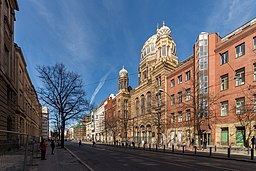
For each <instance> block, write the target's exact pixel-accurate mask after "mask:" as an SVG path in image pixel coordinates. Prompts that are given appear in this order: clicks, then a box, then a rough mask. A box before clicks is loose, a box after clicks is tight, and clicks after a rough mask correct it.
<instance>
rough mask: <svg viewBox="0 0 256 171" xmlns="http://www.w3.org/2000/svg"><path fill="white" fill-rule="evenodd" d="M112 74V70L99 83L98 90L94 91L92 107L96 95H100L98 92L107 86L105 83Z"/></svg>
mask: <svg viewBox="0 0 256 171" xmlns="http://www.w3.org/2000/svg"><path fill="white" fill-rule="evenodd" d="M111 72H112V70H110V71H108V72H107V73H106V74H105V75H104V76H103V77H102V78H101V79H100V81H99V84H98V86H97V87H96V89H95V90H94V92H93V94H92V97H91V100H90V105H91V104H92V103H93V101H94V99H95V97H96V95H97V94H98V92H99V91H100V89H101V88H102V86H103V85H104V84H105V81H106V79H107V77H108V75H109V74H110V73H111Z"/></svg>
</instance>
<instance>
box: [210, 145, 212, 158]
mask: <svg viewBox="0 0 256 171" xmlns="http://www.w3.org/2000/svg"><path fill="white" fill-rule="evenodd" d="M210 156H212V147H210Z"/></svg>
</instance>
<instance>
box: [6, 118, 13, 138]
mask: <svg viewBox="0 0 256 171" xmlns="http://www.w3.org/2000/svg"><path fill="white" fill-rule="evenodd" d="M7 131H12V118H11V117H10V116H8V118H7ZM7 139H8V140H10V139H11V134H10V133H7Z"/></svg>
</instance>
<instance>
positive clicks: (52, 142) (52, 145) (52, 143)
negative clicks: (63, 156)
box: [51, 140, 55, 155]
mask: <svg viewBox="0 0 256 171" xmlns="http://www.w3.org/2000/svg"><path fill="white" fill-rule="evenodd" d="M51 148H52V155H53V154H54V148H55V143H54V140H52V141H51Z"/></svg>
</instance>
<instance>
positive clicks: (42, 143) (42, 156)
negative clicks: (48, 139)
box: [40, 139, 47, 160]
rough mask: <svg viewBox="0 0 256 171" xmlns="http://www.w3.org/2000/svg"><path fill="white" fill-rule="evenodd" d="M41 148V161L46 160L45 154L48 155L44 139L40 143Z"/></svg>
mask: <svg viewBox="0 0 256 171" xmlns="http://www.w3.org/2000/svg"><path fill="white" fill-rule="evenodd" d="M40 147H41V160H46V158H45V154H46V148H47V144H46V143H45V140H44V139H42V141H41V143H40Z"/></svg>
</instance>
